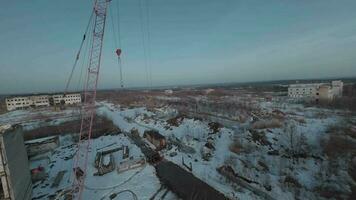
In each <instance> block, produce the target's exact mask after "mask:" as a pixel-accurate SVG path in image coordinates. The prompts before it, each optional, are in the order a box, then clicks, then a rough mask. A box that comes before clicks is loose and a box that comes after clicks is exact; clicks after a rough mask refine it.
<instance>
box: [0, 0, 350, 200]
mask: <svg viewBox="0 0 356 200" xmlns="http://www.w3.org/2000/svg"><path fill="white" fill-rule="evenodd" d="M83 2H84V3H85V6H84V5H83V6H78V7H75V6H74V5H76V3H73V6H74V7H73V8H71V9H68V7H61V6H63V4H60V5H61V6H58V9H63V10H65V12H64V13H66V14H68V16H71V14H72V13H75V12H77V11H76V10H75V9H78V8H80V9H83V10H85V9H87V10H86V11H87V13H89V15H88V17H89V18H88V19H85V20H83V19H80V21H81V22H82V21H86V23H85V24H83V27H84V28H85V29H84V32H83V34H82V35H81V38H80V39H81V40H79V41H77V43H78V45H79V48H78V49H76V50H73V52H75V53H74V54H73V57H74V60H73V63H71V64H72V65H71V66H70V68H66V69H68V70H67V72H66V74H65V75H63V76H62V74H61V75H58V76H59V77H60V79H63V82H64V83H65V84H63V86H64V87H56V88H53V89H50V90H47V92H43V93H41V92H37V93H36V92H33V93H24V92H23V93H18V94H17V93H11V94H6V95H1V96H0V178H1V182H0V199H4V200H42V199H43V200H46V199H48V200H87V199H88V200H113V199H124V200H131V199H133V200H241V199H243V200H244V199H246V200H250V199H251V200H252V199H253V200H298V199H310V200H327V199H345V200H354V199H356V148H355V147H356V78H338V79H336V78H335V79H318V80H312V79H305V80H304V79H303V80H301V81H300V82H299V80H298V81H294V80H287V81H283V80H282V79H278V80H281V81H257V82H248V83H235V82H234V83H225V80H224V78H221V81H220V80H219V81H218V82H219V83H217V84H195V83H196V82H195V81H196V80H194V81H193V82H192V84H189V85H188V84H187V85H184V84H183V85H174V86H160V85H159V86H156V87H155V86H154V84H153V82H154V81H153V80H152V79H153V77H155V73H156V74H158V75H157V76H164V78H165V79H166V80H168V79H171V78H172V77H173V76H171V75H169V74H168V73H167V72H166V71H165V70H162V69H160V70H156V71H154V70H153V69H152V66H154V65H155V61H154V60H153V59H152V57H153V56H152V54H153V55H154V54H155V53H156V54H159V53H161V54H162V55H165V53H166V52H165V50H163V51H162V50H161V51H160V52H154V51H152V50H151V49H152V48H151V43H153V44H155V45H157V46H159V44H161V43H159V42H156V43H154V42H151V40H153V39H152V38H151V32H150V27H151V26H152V27H156V29H158V30H160V31H162V30H161V29H160V28H157V26H155V25H152V21H153V20H155V19H156V18H150V17H151V15H150V12H151V11H150V9H152V5H157V4H154V2H150V1H147V0H138V1H137V2H136V1H135V3H137V4H130V3H132V2H130V3H128V2H126V1H121V0H120V1H119V0H93V1H88V2H86V1H83ZM83 2H81V3H80V5H81V4H83ZM151 3H152V5H151ZM156 3H157V2H156ZM204 3H205V2H204ZM67 4H68V3H66V5H67ZM193 4H194V3H193ZM207 4H208V5H210V6H212V7H210V9H212V10H213V11H214V12H218V11H219V12H221V9H222V8H223V7H224V6H223V5H220V4H216V3H212V2H209V3H207ZM78 5H79V4H78ZM174 5H175V4H173V6H171V7H172V8H170V7H169V8H168V7H165V6H163V8H162V9H161V10H160V9H157V10H156V11H159V12H162V13H165V15H167V16H170V14H172V15H173V14H177V13H179V16H181V15H182V13H184V12H183V11H182V10H178V11H176V12H177V13H174V12H172V13H170V12H171V11H172V10H170V9H173V8H174V7H177V6H174ZM197 5H198V7H199V6H202V4H197ZM197 5H195V4H194V5H193V6H197ZM204 5H205V4H204ZM67 6H68V5H67ZM74 8H75V9H74ZM88 8H89V9H88ZM133 8H135V9H137V13H135V14H134V15H135V16H136V15H137V16H136V17H137V19H138V20H137V21H134V22H135V23H136V24H135V23H131V22H132V21H130V23H129V24H130V25H132V26H133V25H138V27H139V28H138V29H139V30H140V31H139V32H138V33H137V31H132V30H133V29H131V28H130V27H128V26H126V28H127V30H126V29H124V28H123V26H122V24H123V23H127V22H128V21H129V20H128V18H126V19H125V14H128V12H125V11H126V9H127V10H130V9H133ZM182 8H183V6H182ZM184 8H186V11H187V12H188V11H190V10H189V9H190V7H189V6H188V7H184ZM202 8H203V7H202ZM204 8H206V7H204ZM224 8H225V7H224ZM215 9H216V10H215ZM226 9H228V8H227V7H226ZM198 10H199V9H198ZM272 10H273V9H272ZM122 11H124V12H122ZM199 11H201V12H203V13H205V11H206V10H204V9H201V10H199ZM81 12H83V11H81ZM194 14H195V15H194V16H196V18H194V20H198V19H199V20H201V19H200V17H201V16H200V15H199V14H197V13H196V12H195V11H194ZM61 16H63V14H62V15H61ZM83 16H84V15H83ZM83 16H82V17H83ZM154 16H156V15H154ZM71 17H73V16H71ZM83 18H84V17H83ZM212 18H213V17H211V18H207V19H205V18H204V19H203V20H202V21H201V23H202V26H205V23H207V21H211V20H212ZM58 19H60V18H58ZM125 20H126V21H125ZM156 20H157V19H156ZM167 20H168V21H169V20H171V21H172V22H175V20H178V19H177V18H174V17H173V18H167ZM194 20H192V21H194ZM217 20H219V19H217ZM234 21H235V19H234ZM67 23H68V28H67V24H65V25H63V24H62V25H63V27H66V28H62V29H58V30H57V31H62V32H66V31H68V30H71V28H70V27H72V26H74V25H73V24H71V22H69V21H67ZM170 23H171V22H170ZM44 24H45V23H44ZM59 24H60V23H59ZM173 24H174V23H173ZM175 25H177V26H178V27H179V29H192V30H194V31H196V33H199V34H201V35H204V36H201V37H207V36H206V35H205V34H206V33H204V34H202V33H200V32H199V30H198V28H196V29H194V28H192V27H193V26H192V27H190V25H186V26H185V25H180V24H178V23H176V24H175ZM171 28H172V27H171ZM168 29H169V28H168ZM171 31H172V32H173V31H174V29H173V28H172V30H171ZM69 32H70V31H69ZM242 32H243V31H242ZM257 32H258V31H257ZM78 34H80V33H78ZM108 35H109V37H108ZM207 35H209V34H207ZM211 35H214V34H211ZM127 36H130V37H133V38H135V40H132V41H135V42H132V41H131V42H128V39H127ZM158 36H159V37H157V38H159V39H161V40H162V42H168V41H166V40H165V36H161V35H158ZM56 37H58V35H57V36H56ZM61 37H62V36H61ZM184 37H185V36H184ZM187 37H188V36H187ZM44 38H45V37H44ZM63 38H64V39H66V40H68V41H70V42H73V43H74V41H76V40H74V39H73V38H74V37H72V36H71V35H70V36H69V37H66V36H63V37H62V38H61V39H63ZM107 38H109V39H107ZM157 38H156V39H157ZM172 39H173V40H175V39H174V38H172ZM51 40H52V39H51ZM136 40H137V41H136ZM123 41H125V42H126V44H130V45H128V46H127V49H125V48H124V47H126V46H124V45H122V44H123V43H124V42H123ZM177 41H178V40H177ZM177 41H176V42H177ZM216 41H218V40H216ZM298 41H299V40H298ZM308 41H309V40H308ZM179 42H180V41H178V43H179ZM168 43H169V42H168ZM189 43H191V47H190V48H191V49H193V50H196V51H197V52H199V51H200V50H201V49H200V46H199V45H197V42H196V41H193V40H189ZM211 43H212V44H215V41H213V40H212V42H211ZM107 44H108V45H107ZM131 45H132V46H131ZM137 45H139V46H142V50H143V52H142V57H143V61H142V63H140V64H137V63H136V62H137V61H136V59H135V56H137V54H136V53H137V51H138V50H137ZM195 45H196V46H195ZM241 45H242V47H245V48H246V49H248V47H247V46H248V45H247V46H244V45H245V44H243V43H242V44H241ZM59 46H60V45H59ZM107 46H108V47H107ZM217 46H219V45H217ZM276 46H277V47H278V45H276ZM276 46H273V48H272V50H271V49H268V50H266V52H274V48H276ZM295 46H298V45H295ZM109 47H110V48H109ZM225 47H226V49H228V48H229V44H228V43H226V44H225V46H224V53H226V51H225ZM204 48H206V49H210V46H204ZM64 49H65V50H63V52H67V51H68V49H66V48H64ZM0 50H1V49H0ZM176 50H177V52H175V53H174V56H176V58H177V60H179V62H178V64H179V65H180V64H181V63H180V62H182V61H184V60H185V59H187V58H188V57H189V56H190V55H188V54H189V53H191V52H189V51H187V52H188V53H187V54H186V55H188V56H186V57H184V56H182V55H184V53H180V51H181V49H179V48H177V49H176ZM193 50H192V52H194V51H193ZM256 51H257V52H258V53H261V55H264V54H265V52H264V51H260V50H256ZM70 52H72V51H70ZM107 52H110V56H107V55H105V56H104V54H105V53H107ZM227 54H229V53H227ZM256 55H257V54H256ZM214 56H215V55H214ZM230 56H231V55H230ZM231 57H234V55H232V56H231ZM252 57H253V58H254V59H255V57H257V56H255V55H254V56H252ZM261 57H263V56H261ZM108 58H110V59H112V60H114V62H113V63H114V67H115V70H117V71H113V70H112V69H110V68H109V69H108V68H105V67H106V66H107V65H108V63H111V61H108ZM245 58H248V56H246V57H245ZM41 59H43V57H41ZM66 59H67V60H68V58H67V57H66ZM170 59H173V58H172V57H169V56H168V57H167V59H161V60H159V62H162V63H165V62H166V63H168V62H169V60H170ZM209 59H210V58H209ZM209 59H205V58H204V59H203V58H202V59H201V60H204V61H207V62H213V63H214V64H217V63H218V62H217V61H214V60H209ZM241 59H242V60H243V59H244V57H242V58H241ZM221 60H223V61H224V62H225V61H226V60H229V59H227V58H226V57H223V59H221ZM63 62H65V63H67V61H63ZM195 62H197V61H196V60H194V61H193V62H192V63H193V64H196V63H195ZM199 62H201V61H199ZM219 62H220V61H219ZM243 62H244V61H243ZM157 63H158V61H157ZM157 63H156V65H157ZM246 63H247V62H246ZM256 63H257V62H256ZM111 65H112V63H111V64H110V66H111ZM141 65H142V66H143V68H144V70H142V69H141V68H140V69H139V71H140V72H141V71H143V72H142V74H135V73H131V71H130V72H127V73H124V72H125V70H127V67H133V68H135V67H137V68H138V66H141ZM167 65H169V64H167ZM194 66H195V65H194ZM183 68H184V67H183ZM228 68H229V67H228V66H224V65H222V67H221V68H219V70H213V72H212V73H211V74H212V75H213V76H216V74H220V73H222V72H221V71H224V70H225V69H228ZM38 70H39V71H40V70H41V69H40V68H39V69H38ZM105 70H106V71H105ZM136 70H137V69H136ZM189 70H191V71H186V72H184V75H183V76H184V77H183V76H180V78H181V79H182V80H184V81H186V78H187V79H189V77H190V73H193V71H194V69H193V67H192V69H189ZM246 70H247V67H246ZM35 71H36V70H35ZM53 71H56V72H55V74H60V73H62V71H61V70H58V71H57V70H56V69H53ZM128 71H129V70H128ZM101 73H103V74H105V75H106V79H105V78H103V80H101V78H100V77H101V76H99V74H101ZM172 73H178V74H179V72H177V71H174V70H173V71H172ZM200 73H203V72H198V74H200ZM239 73H240V71H239ZM241 73H242V74H243V72H241ZM39 74H40V76H42V77H41V79H44V80H45V79H46V77H45V76H46V74H45V73H43V75H42V74H41V73H39ZM63 74H64V73H63ZM266 74H269V73H266ZM0 75H1V74H0ZM246 75H248V73H246ZM141 76H142V77H141ZM185 76H186V77H185ZM213 76H211V77H213ZM242 76H244V75H242ZM63 77H65V78H63ZM107 77H110V78H107ZM113 77H114V78H113ZM129 77H131V78H132V77H134V78H133V79H132V80H133V81H132V80H131V82H136V81H137V82H139V81H142V80H140V79H141V78H142V79H145V80H144V81H143V82H144V83H145V84H143V85H144V86H142V87H129V86H128V85H130V84H132V83H130V81H125V80H128V79H129ZM209 77H210V75H209ZM224 77H228V76H224ZM205 78H206V77H205ZM196 79H197V80H198V77H196ZM210 79H211V78H210ZM16 80H17V79H16ZM108 80H114V82H115V87H114V89H107V88H105V87H106V85H104V86H103V85H101V84H102V83H106V81H108ZM263 80H265V79H263ZM51 81H52V80H51ZM49 82H50V81H49ZM53 82H55V81H54V80H53ZM167 83H170V82H169V80H168V82H167ZM193 83H194V84H193ZM133 85H134V84H133ZM166 85H169V84H166ZM21 87H23V88H26V87H27V86H21ZM33 87H42V85H40V84H34V85H33ZM23 88H21V89H23ZM58 88H60V89H58ZM0 89H1V87H0ZM48 91H50V92H48ZM0 92H1V91H0Z"/></svg>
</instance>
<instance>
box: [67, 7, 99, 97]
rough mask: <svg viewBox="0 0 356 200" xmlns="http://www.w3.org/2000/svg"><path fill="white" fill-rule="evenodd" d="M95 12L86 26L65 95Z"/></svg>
mask: <svg viewBox="0 0 356 200" xmlns="http://www.w3.org/2000/svg"><path fill="white" fill-rule="evenodd" d="M93 13H94V11H92V12H91V14H90V18H89V22H88V24H87V26H86V28H85V32H84V35H83V39H82V42H81V43H80V47H79V50H78V52H77V54H76V57H75V61H74V64H73V67H72V71H71V73H70V75H69V78H68V81H67V83H66V87H65V90H64V96H65V95H66V93H67V92H68V88H69V84H70V82H71V80H72V77H73V73H74V70H75V68H76V66H77V63H78V60H79V57H80V52H81V50H82V48H83V45H84V41H85V39H86V35H87V33H88V30H89V26H90V24H91V21H92V18H93Z"/></svg>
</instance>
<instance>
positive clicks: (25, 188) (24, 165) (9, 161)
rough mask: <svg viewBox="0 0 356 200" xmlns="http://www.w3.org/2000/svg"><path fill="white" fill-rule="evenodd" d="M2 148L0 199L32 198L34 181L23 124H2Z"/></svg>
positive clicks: (0, 147)
mask: <svg viewBox="0 0 356 200" xmlns="http://www.w3.org/2000/svg"><path fill="white" fill-rule="evenodd" d="M0 150H1V154H0V163H1V164H0V177H1V187H0V199H7V200H28V199H31V192H32V182H31V175H30V171H29V167H28V166H29V165H28V159H27V152H26V149H25V146H24V141H23V135H22V127H21V126H18V125H14V126H11V125H3V126H0Z"/></svg>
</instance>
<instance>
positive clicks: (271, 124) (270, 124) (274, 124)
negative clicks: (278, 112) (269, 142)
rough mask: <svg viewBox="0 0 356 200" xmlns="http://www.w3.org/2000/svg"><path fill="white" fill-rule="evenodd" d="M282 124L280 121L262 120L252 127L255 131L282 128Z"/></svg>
mask: <svg viewBox="0 0 356 200" xmlns="http://www.w3.org/2000/svg"><path fill="white" fill-rule="evenodd" d="M281 127H282V123H281V121H279V120H278V119H271V120H260V121H256V122H254V123H253V124H252V125H251V128H253V129H266V128H281Z"/></svg>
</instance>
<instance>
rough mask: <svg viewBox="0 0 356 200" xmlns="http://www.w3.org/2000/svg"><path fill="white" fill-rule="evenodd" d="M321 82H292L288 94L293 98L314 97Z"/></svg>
mask: <svg viewBox="0 0 356 200" xmlns="http://www.w3.org/2000/svg"><path fill="white" fill-rule="evenodd" d="M321 85H322V84H321V83H310V84H292V85H289V87H288V96H289V97H292V98H313V97H315V96H316V95H317V93H318V89H319V87H320V86H321Z"/></svg>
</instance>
